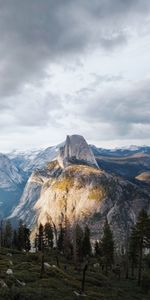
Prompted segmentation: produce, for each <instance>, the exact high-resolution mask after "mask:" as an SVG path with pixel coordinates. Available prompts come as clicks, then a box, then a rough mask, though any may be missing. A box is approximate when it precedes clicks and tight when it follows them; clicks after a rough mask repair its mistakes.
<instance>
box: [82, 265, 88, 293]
mask: <svg viewBox="0 0 150 300" xmlns="http://www.w3.org/2000/svg"><path fill="white" fill-rule="evenodd" d="M87 269H88V261H87V262H86V263H85V266H84V268H83V276H82V285H81V292H82V293H84V291H85V275H86V271H87Z"/></svg>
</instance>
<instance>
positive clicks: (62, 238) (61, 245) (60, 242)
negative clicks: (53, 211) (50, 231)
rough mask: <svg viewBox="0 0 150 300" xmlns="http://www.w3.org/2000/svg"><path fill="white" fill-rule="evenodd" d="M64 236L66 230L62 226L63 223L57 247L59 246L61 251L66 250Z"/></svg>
mask: <svg viewBox="0 0 150 300" xmlns="http://www.w3.org/2000/svg"><path fill="white" fill-rule="evenodd" d="M64 236H65V230H64V228H63V226H62V224H61V225H60V232H59V235H58V241H57V247H58V250H59V251H60V252H64Z"/></svg>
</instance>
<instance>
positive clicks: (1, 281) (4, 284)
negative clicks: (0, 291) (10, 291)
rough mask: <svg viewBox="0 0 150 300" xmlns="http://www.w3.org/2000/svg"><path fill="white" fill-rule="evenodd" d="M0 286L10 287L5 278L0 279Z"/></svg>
mask: <svg viewBox="0 0 150 300" xmlns="http://www.w3.org/2000/svg"><path fill="white" fill-rule="evenodd" d="M0 287H2V288H7V287H8V286H7V284H6V283H5V281H4V280H3V279H0Z"/></svg>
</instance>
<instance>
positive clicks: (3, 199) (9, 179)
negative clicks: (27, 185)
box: [0, 154, 24, 218]
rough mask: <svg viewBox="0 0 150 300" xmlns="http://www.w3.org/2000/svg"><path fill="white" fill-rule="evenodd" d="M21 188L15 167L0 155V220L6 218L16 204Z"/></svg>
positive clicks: (21, 181) (18, 173)
mask: <svg viewBox="0 0 150 300" xmlns="http://www.w3.org/2000/svg"><path fill="white" fill-rule="evenodd" d="M23 187H24V186H23V178H22V176H21V175H20V172H19V170H18V169H17V167H16V166H15V165H14V164H13V163H12V161H11V160H10V159H9V158H8V157H7V156H6V155H3V154H0V218H3V217H5V216H7V215H8V214H9V213H10V211H11V209H12V208H13V206H14V205H16V203H18V201H19V199H20V196H21V193H22V189H23Z"/></svg>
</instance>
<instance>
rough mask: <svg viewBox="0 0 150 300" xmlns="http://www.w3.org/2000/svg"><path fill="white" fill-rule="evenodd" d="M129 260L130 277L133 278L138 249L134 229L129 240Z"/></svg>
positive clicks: (133, 228)
mask: <svg viewBox="0 0 150 300" xmlns="http://www.w3.org/2000/svg"><path fill="white" fill-rule="evenodd" d="M129 260H130V262H131V275H132V277H134V270H135V267H136V266H137V261H138V247H137V239H136V228H135V226H133V227H132V230H131V235H130V238H129Z"/></svg>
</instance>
